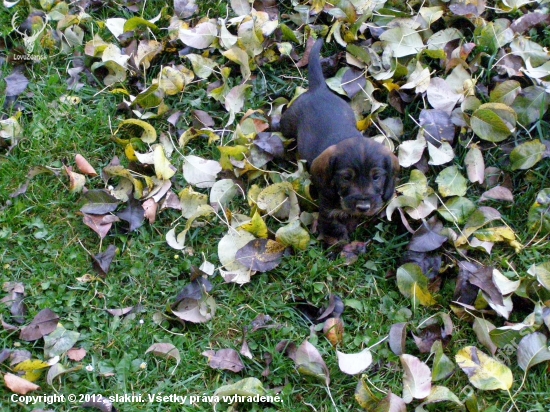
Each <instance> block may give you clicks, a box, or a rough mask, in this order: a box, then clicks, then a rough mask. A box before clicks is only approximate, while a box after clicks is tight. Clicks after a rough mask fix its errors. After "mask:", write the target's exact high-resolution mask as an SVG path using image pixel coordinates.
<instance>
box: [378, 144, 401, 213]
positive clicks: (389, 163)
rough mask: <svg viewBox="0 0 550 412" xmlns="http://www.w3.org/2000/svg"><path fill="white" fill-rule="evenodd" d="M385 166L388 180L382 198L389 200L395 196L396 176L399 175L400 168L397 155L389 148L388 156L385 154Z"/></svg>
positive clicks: (385, 200)
mask: <svg viewBox="0 0 550 412" xmlns="http://www.w3.org/2000/svg"><path fill="white" fill-rule="evenodd" d="M384 167H385V169H386V172H387V180H386V187H385V188H384V195H383V196H382V199H383V200H384V202H387V201H388V200H390V199H391V198H392V197H393V194H394V192H395V178H396V177H397V174H398V173H399V169H400V167H399V160H398V159H397V156H395V155H394V154H393V153H392V152H390V151H389V150H388V151H387V154H386V156H384Z"/></svg>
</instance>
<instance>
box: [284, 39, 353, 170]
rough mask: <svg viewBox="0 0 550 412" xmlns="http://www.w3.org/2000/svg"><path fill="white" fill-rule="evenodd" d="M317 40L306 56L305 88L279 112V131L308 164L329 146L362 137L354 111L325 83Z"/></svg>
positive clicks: (321, 43)
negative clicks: (307, 83) (295, 143)
mask: <svg viewBox="0 0 550 412" xmlns="http://www.w3.org/2000/svg"><path fill="white" fill-rule="evenodd" d="M323 43H324V42H323V39H318V40H317V41H316V42H315V44H314V45H313V47H312V48H311V52H310V55H309V65H308V70H309V74H308V80H309V90H308V91H307V92H305V93H304V94H302V95H301V96H300V97H298V98H297V99H296V101H295V102H294V103H293V104H292V105H291V106H290V107H289V108H288V109H287V110H286V111H285V112H284V113H283V116H282V118H281V132H282V133H283V135H284V136H286V137H288V138H294V139H296V140H297V143H298V155H299V157H300V158H301V159H305V160H307V162H308V165H311V163H312V162H313V160H314V159H315V158H316V157H317V156H319V155H320V154H321V153H322V152H323V151H324V150H325V149H327V148H328V147H329V146H332V145H334V144H337V143H338V142H340V141H342V140H345V139H349V138H350V137H362V135H361V133H360V132H359V131H358V130H357V127H356V123H355V114H354V113H353V110H352V109H351V107H350V105H349V103H348V102H346V101H345V100H344V99H342V98H341V97H339V96H337V95H336V94H334V93H333V92H332V91H331V90H330V89H329V88H328V86H327V84H326V82H325V77H324V76H323V69H322V67H321V56H320V52H321V47H322V46H323Z"/></svg>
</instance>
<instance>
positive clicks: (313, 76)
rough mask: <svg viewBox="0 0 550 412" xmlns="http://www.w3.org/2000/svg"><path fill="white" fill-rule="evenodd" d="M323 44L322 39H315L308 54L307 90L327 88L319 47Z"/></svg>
mask: <svg viewBox="0 0 550 412" xmlns="http://www.w3.org/2000/svg"><path fill="white" fill-rule="evenodd" d="M323 43H324V41H323V39H322V38H319V39H317V41H316V42H315V44H314V45H313V47H312V48H311V51H310V53H309V65H308V69H309V74H308V80H309V90H315V89H318V88H320V87H327V85H326V83H325V76H323V69H322V68H321V47H323Z"/></svg>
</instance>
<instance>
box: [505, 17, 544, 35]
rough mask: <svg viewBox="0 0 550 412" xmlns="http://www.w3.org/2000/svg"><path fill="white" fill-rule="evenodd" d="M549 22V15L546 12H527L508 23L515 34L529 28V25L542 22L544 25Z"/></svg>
mask: <svg viewBox="0 0 550 412" xmlns="http://www.w3.org/2000/svg"><path fill="white" fill-rule="evenodd" d="M548 23H550V16H549V15H548V13H527V14H524V15H523V16H521V17H520V18H518V19H515V20H514V22H513V23H512V24H511V25H510V28H511V29H512V30H513V31H514V32H515V33H517V34H521V33H524V32H526V31H527V30H529V29H530V28H531V27H533V26H536V25H539V24H544V25H545V26H547V25H548Z"/></svg>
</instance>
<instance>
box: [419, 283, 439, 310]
mask: <svg viewBox="0 0 550 412" xmlns="http://www.w3.org/2000/svg"><path fill="white" fill-rule="evenodd" d="M413 293H414V297H413V299H417V300H418V302H420V304H421V305H423V306H432V305H435V304H436V303H437V302H436V300H435V299H434V298H433V296H432V295H431V293H430V292H429V291H428V290H427V289H424V288H422V287H421V286H420V285H419V284H418V283H415V284H414V286H413Z"/></svg>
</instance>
